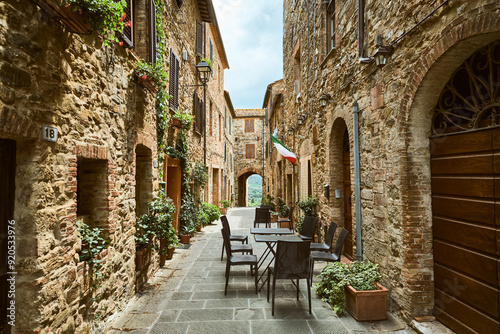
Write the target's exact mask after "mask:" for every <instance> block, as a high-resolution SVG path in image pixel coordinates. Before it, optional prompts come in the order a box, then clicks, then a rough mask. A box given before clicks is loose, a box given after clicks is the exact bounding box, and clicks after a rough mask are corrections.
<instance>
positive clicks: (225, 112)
mask: <svg viewBox="0 0 500 334" xmlns="http://www.w3.org/2000/svg"><path fill="white" fill-rule="evenodd" d="M226 126H227V107H226V106H224V130H225V129H226Z"/></svg>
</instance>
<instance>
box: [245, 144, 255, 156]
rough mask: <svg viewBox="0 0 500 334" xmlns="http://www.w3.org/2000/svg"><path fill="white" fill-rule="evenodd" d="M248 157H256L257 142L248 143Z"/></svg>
mask: <svg viewBox="0 0 500 334" xmlns="http://www.w3.org/2000/svg"><path fill="white" fill-rule="evenodd" d="M246 158H247V159H253V158H255V144H247V145H246Z"/></svg>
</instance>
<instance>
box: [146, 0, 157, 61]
mask: <svg viewBox="0 0 500 334" xmlns="http://www.w3.org/2000/svg"><path fill="white" fill-rule="evenodd" d="M156 39H157V35H156V5H155V0H150V1H149V50H148V56H149V57H148V58H149V62H150V63H152V64H155V63H156V52H157V51H156Z"/></svg>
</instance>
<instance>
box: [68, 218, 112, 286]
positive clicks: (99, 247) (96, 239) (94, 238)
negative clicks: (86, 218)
mask: <svg viewBox="0 0 500 334" xmlns="http://www.w3.org/2000/svg"><path fill="white" fill-rule="evenodd" d="M76 231H77V236H78V237H79V238H80V239H81V241H82V250H81V251H80V261H87V263H88V265H89V270H90V274H91V277H92V280H93V281H94V282H93V287H94V288H95V287H97V282H98V281H99V280H100V279H101V278H102V273H101V272H100V269H101V267H102V262H101V260H100V259H98V257H97V255H98V254H99V253H100V252H102V251H103V250H105V249H106V248H108V245H109V241H108V240H106V239H104V237H103V229H102V228H100V227H90V226H89V225H87V224H85V223H84V222H82V221H78V222H77V223H76ZM83 245H86V246H85V247H83Z"/></svg>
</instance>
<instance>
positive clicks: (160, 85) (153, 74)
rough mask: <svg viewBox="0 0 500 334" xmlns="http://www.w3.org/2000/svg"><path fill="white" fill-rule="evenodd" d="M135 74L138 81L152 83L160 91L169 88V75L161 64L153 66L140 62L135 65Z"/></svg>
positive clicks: (157, 63)
mask: <svg viewBox="0 0 500 334" xmlns="http://www.w3.org/2000/svg"><path fill="white" fill-rule="evenodd" d="M134 72H135V74H136V75H137V78H138V79H140V80H149V81H151V82H152V83H153V86H154V87H155V88H156V89H158V90H164V89H165V87H166V86H167V80H168V75H167V71H166V69H165V65H163V64H162V63H161V62H156V63H154V64H152V63H148V62H146V61H142V60H140V61H138V62H137V63H136V64H135V68H134Z"/></svg>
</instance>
